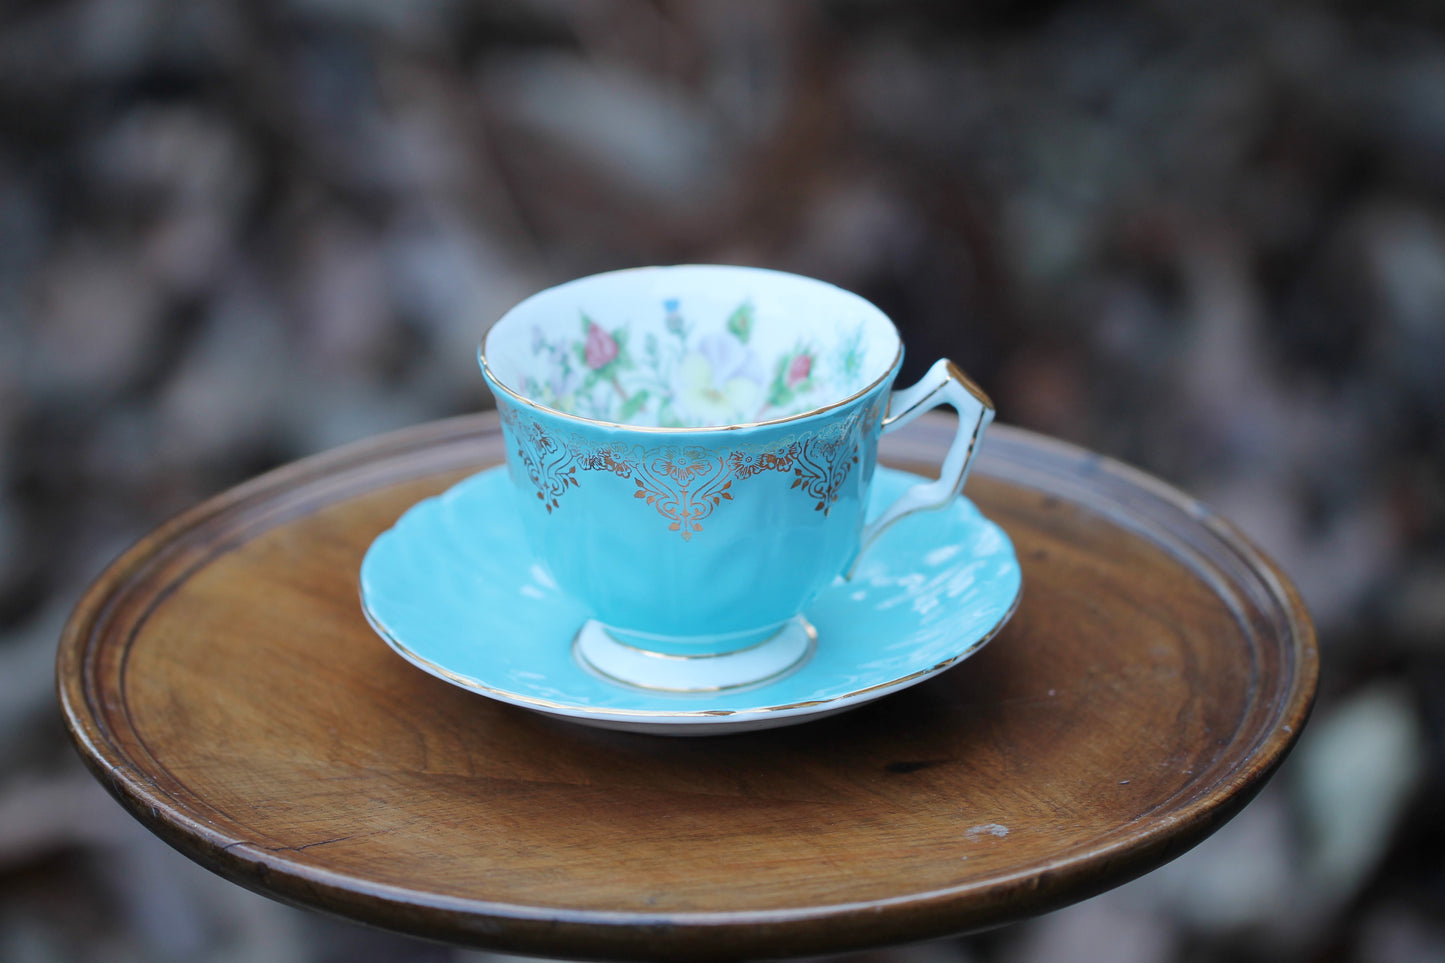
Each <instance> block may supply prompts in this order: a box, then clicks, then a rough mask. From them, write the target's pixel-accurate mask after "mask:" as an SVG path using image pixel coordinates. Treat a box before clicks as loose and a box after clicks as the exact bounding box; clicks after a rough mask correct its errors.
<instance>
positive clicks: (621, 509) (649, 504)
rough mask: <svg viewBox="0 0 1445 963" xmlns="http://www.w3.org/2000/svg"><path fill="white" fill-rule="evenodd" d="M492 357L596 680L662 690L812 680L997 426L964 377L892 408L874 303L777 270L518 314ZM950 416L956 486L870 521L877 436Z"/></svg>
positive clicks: (715, 273)
mask: <svg viewBox="0 0 1445 963" xmlns="http://www.w3.org/2000/svg"><path fill="white" fill-rule="evenodd" d="M478 355H479V360H480V362H481V366H482V371H483V374H484V376H485V377H486V380H487V383H488V385H489V386H490V387H491V389H492V391H493V393H494V394H495V395H496V399H497V410H498V412H499V413H500V416H501V421H502V430H503V433H504V435H505V438H506V442H507V464H508V468H509V471H510V475H511V480H512V485H513V488H514V489H515V491H516V493H517V495H518V498H517V510H518V512H519V513H520V516H521V519H522V523H523V526H524V529H525V531H526V533H527V537H528V540H529V542H530V544H531V546H532V549H533V553H534V556H535V559H536V561H537V562H538V563H540V567H541V568H542V569H544V571H539V572H538V573H537V577H539V578H543V579H550V580H551V581H553V582H555V584H556V585H557V586H558V587H560V588H561V589H562V590H563V591H565V592H567V593H568V594H569V595H571V596H572V597H574V598H575V599H577V600H579V601H580V602H581V603H582V604H583V605H584V606H585V607H586V608H587V609H588V610H589V611H590V612H591V614H592V616H593V618H592V619H591V620H590V621H588V622H587V624H586V625H585V626H583V627H581V629H580V631H579V633H578V635H577V637H576V639H575V640H574V646H575V650H576V653H577V656H578V658H579V659H580V660H581V661H582V662H583V664H585V665H587V666H588V667H590V668H591V669H592V670H593V671H596V672H598V673H601V674H602V675H605V676H607V677H609V678H612V679H614V680H617V681H620V682H623V683H627V684H630V685H636V686H641V687H644V688H649V689H664V690H676V691H713V690H717V689H722V688H729V687H734V686H744V685H753V684H756V683H760V682H763V681H766V680H768V679H771V678H774V677H777V676H779V675H781V674H783V673H786V672H788V671H789V670H790V669H792V668H794V667H795V666H797V665H799V664H801V663H802V662H803V661H805V660H806V659H807V658H808V656H809V655H810V653H811V652H812V650H813V646H814V645H815V643H816V633H815V632H814V631H813V629H812V627H811V626H810V625H809V624H808V623H807V621H806V620H805V619H804V618H803V616H802V612H803V611H804V610H805V609H806V608H807V606H808V604H809V602H811V601H812V600H813V599H814V597H815V596H816V595H817V594H818V593H819V592H820V591H821V590H822V589H823V588H824V587H825V586H827V585H828V584H830V583H831V582H832V581H833V580H834V579H837V578H839V577H843V578H846V577H847V576H848V574H849V573H850V571H851V569H852V567H853V565H854V564H855V562H856V560H857V559H858V557H859V555H860V553H862V552H864V551H866V550H867V548H868V545H869V544H870V543H871V542H872V541H873V539H875V538H877V537H878V535H879V533H880V532H882V531H883V530H884V529H885V528H886V527H887V526H888V525H890V524H892V523H893V522H895V521H897V520H898V519H899V518H901V517H903V516H904V515H907V514H910V513H912V512H918V511H925V510H928V509H934V508H938V507H941V506H943V505H946V504H947V503H948V502H950V501H951V500H952V499H954V498H955V497H956V496H957V495H958V494H959V492H960V491H961V490H962V488H963V483H964V480H965V478H966V477H967V475H968V471H969V468H970V466H971V464H972V462H973V458H974V455H975V454H976V452H977V449H978V444H977V443H978V440H979V437H980V436H981V435H982V433H983V431H984V429H985V428H986V427H987V426H988V424H989V422H990V421H992V419H993V405H992V403H991V402H990V401H989V400H988V397H987V395H985V394H984V393H983V392H982V391H981V390H979V388H978V387H976V386H975V385H974V384H973V382H971V381H970V380H969V379H968V378H967V377H966V376H965V375H964V374H963V373H962V372H961V371H959V370H958V368H957V367H955V366H954V365H953V363H952V362H950V361H947V360H940V361H938V362H937V363H936V364H934V365H933V367H932V368H931V369H930V370H929V372H928V374H927V375H926V376H925V377H924V378H923V380H922V381H920V382H919V383H918V384H916V385H914V386H912V387H911V388H908V389H905V390H902V391H896V392H895V391H893V390H892V388H893V380H894V378H895V377H896V376H897V374H898V369H899V366H900V365H901V363H902V360H903V345H902V341H901V340H900V338H899V335H898V332H897V330H896V329H895V328H894V326H893V324H892V322H891V321H889V319H888V317H887V316H886V315H884V313H883V312H882V311H880V310H879V309H878V308H876V307H874V306H873V305H872V304H870V303H869V302H867V301H865V300H864V299H863V298H860V297H858V296H857V295H855V294H851V293H849V292H847V291H844V290H842V289H840V288H837V287H834V286H833V285H830V284H826V283H824V282H822V281H816V280H813V279H810V278H804V277H799V276H797V275H792V274H784V273H780V272H777V271H769V270H761V269H757V268H744V267H725V266H713V265H683V266H677V267H649V268H637V269H633V270H624V271H615V272H611V273H607V274H599V275H595V276H592V277H587V278H582V279H580V280H576V281H571V282H569V283H566V284H562V285H559V286H557V287H554V288H549V289H548V290H545V291H542V292H540V293H538V294H535V295H533V296H532V297H529V298H527V299H526V300H525V301H523V302H521V303H520V304H518V305H517V306H516V307H514V308H512V309H511V310H510V311H509V312H507V314H506V315H504V316H503V317H502V318H501V320H499V321H498V322H497V323H496V324H495V325H494V326H493V327H492V328H491V330H490V331H489V332H488V333H487V335H486V338H485V339H484V340H483V343H482V346H481V348H480V350H479V352H478ZM942 404H948V405H951V406H953V407H954V408H955V409H956V410H957V412H958V415H959V426H958V433H957V435H956V437H955V439H954V441H953V444H952V447H951V448H950V449H949V451H948V454H947V456H946V457H945V459H944V464H943V467H942V472H941V476H940V477H939V479H938V480H936V481H932V482H924V483H920V484H918V485H915V486H914V487H913V488H911V489H910V490H909V491H908V492H906V493H905V494H904V495H903V496H902V497H901V498H899V499H898V500H897V501H895V502H894V503H893V504H892V505H890V506H888V507H887V508H886V509H884V510H883V511H882V512H881V513H880V514H878V515H877V517H875V518H873V519H865V509H866V506H867V504H868V491H869V486H870V483H871V482H872V479H873V473H874V468H875V466H876V464H877V454H878V439H879V436H880V435H881V434H882V433H883V432H886V431H891V430H893V429H895V428H898V427H899V426H901V425H903V424H905V423H907V422H908V421H909V420H911V419H912V418H914V417H916V416H917V415H919V414H920V413H922V412H924V411H926V410H928V409H930V408H934V407H937V406H939V405H942ZM826 643H827V640H826V639H824V640H823V641H822V643H821V644H824V645H826Z"/></svg>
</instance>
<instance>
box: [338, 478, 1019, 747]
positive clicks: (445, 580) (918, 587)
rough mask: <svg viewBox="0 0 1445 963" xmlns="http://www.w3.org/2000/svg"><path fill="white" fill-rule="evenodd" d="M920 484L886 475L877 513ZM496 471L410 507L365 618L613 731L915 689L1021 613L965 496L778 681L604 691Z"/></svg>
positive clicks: (889, 538)
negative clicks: (720, 687)
mask: <svg viewBox="0 0 1445 963" xmlns="http://www.w3.org/2000/svg"><path fill="white" fill-rule="evenodd" d="M919 480H920V479H919V478H918V476H916V475H911V474H908V473H906V472H900V471H896V470H893V469H889V468H884V467H882V466H880V467H879V468H878V471H877V475H876V476H875V479H874V483H873V489H872V495H871V505H872V506H875V507H879V506H885V505H888V504H890V503H891V502H892V501H893V500H894V499H896V498H897V497H898V496H899V495H900V494H902V492H903V491H904V490H905V489H907V488H908V487H909V486H910V485H913V484H915V483H917V482H918V481H919ZM514 497H515V496H514V493H513V490H512V488H511V482H510V480H509V479H508V478H507V471H506V468H505V467H502V466H498V467H496V468H490V469H487V470H486V471H483V472H481V473H480V474H477V475H474V476H472V477H471V478H468V479H467V480H466V481H463V482H461V483H459V484H457V485H456V486H454V487H453V488H451V489H450V490H449V491H447V492H445V493H444V494H442V495H440V496H438V497H436V498H428V499H426V500H424V501H422V502H419V503H418V504H416V505H414V506H413V507H412V508H411V509H409V510H408V511H407V512H406V513H405V514H404V515H402V517H401V518H400V519H398V520H397V523H396V525H395V526H393V527H392V528H391V529H389V530H388V531H386V532H383V533H382V534H381V535H380V536H379V537H378V538H377V539H376V541H375V542H373V543H372V545H371V548H370V549H369V550H368V551H367V553H366V558H365V560H364V561H363V562H362V565H361V600H362V608H363V609H364V611H365V613H366V617H367V620H368V621H369V622H370V623H371V625H372V627H373V628H375V629H376V631H377V633H378V634H380V635H381V637H382V638H383V639H385V640H386V642H387V644H388V645H390V646H391V647H392V648H393V649H395V650H396V652H397V653H398V654H399V655H401V656H402V658H404V659H406V660H407V661H408V662H411V663H412V664H414V665H416V666H418V667H420V668H421V669H424V670H425V671H427V672H430V673H431V674H432V675H435V676H437V677H438V678H440V679H444V680H446V681H447V682H450V683H453V684H454V685H458V686H461V687H463V688H465V689H470V690H472V691H474V692H477V693H480V694H481V695H485V696H488V697H490V698H492V699H497V700H500V701H502V702H508V703H511V704H513V705H517V706H521V707H523V708H526V709H533V710H535V711H537V712H542V713H545V714H547V715H551V716H556V717H558V718H562V719H569V720H571V721H573V722H580V723H584V724H586V725H593V726H602V727H604V728H608V729H627V730H632V731H638V732H650V733H656V734H661V735H678V736H700V735H717V734H722V733H731V732H740V731H744V730H748V729H766V728H770V727H773V726H784V725H792V724H795V723H799V722H805V721H810V720H813V719H817V718H820V717H822V716H826V715H831V714H833V713H835V712H841V711H843V710H845V709H851V708H853V707H855V706H859V705H862V704H864V703H866V702H871V701H873V700H874V699H878V698H881V697H883V696H885V695H888V694H889V693H892V692H896V691H898V690H899V689H903V688H906V687H908V686H911V685H914V684H916V683H918V682H922V681H923V680H924V679H927V678H928V677H930V676H933V675H936V674H937V673H939V672H942V671H943V670H945V669H947V668H948V667H950V666H952V665H954V664H955V663H957V662H959V661H960V660H962V659H965V658H967V657H968V656H970V655H972V654H973V653H974V652H977V651H978V650H979V649H980V648H982V647H983V645H984V643H985V642H987V641H988V640H989V639H991V638H992V637H993V636H994V635H995V634H996V633H997V632H998V631H999V629H1000V628H1002V627H1003V625H1004V623H1005V622H1007V621H1008V619H1009V616H1010V615H1012V614H1013V611H1014V609H1015V607H1016V606H1017V605H1018V600H1019V593H1020V591H1021V588H1022V577H1021V575H1020V572H1019V564H1018V559H1017V558H1016V557H1015V556H1014V551H1013V545H1012V544H1011V543H1010V542H1009V539H1008V536H1007V535H1005V534H1004V533H1003V530H1002V529H1000V528H999V527H998V526H997V525H995V524H993V523H992V522H990V521H989V520H988V519H986V518H984V517H983V515H982V514H980V513H979V511H978V509H977V508H975V507H974V505H973V503H972V502H970V501H968V499H966V498H959V499H957V500H956V501H954V502H953V503H952V504H951V505H950V506H949V507H947V508H944V509H940V510H938V511H931V512H919V513H917V514H915V515H910V516H907V517H905V518H903V519H902V520H900V521H899V522H897V523H896V524H894V525H893V526H891V527H890V528H888V529H886V530H885V531H884V532H883V534H882V535H881V536H879V538H878V540H877V541H876V542H875V543H874V544H873V546H872V547H871V548H870V549H869V550H868V552H867V553H866V554H865V555H864V556H863V558H862V559H861V560H860V561H859V562H858V565H857V567H856V570H855V571H854V573H853V577H852V579H851V580H848V581H844V580H843V579H841V578H840V579H838V580H836V581H835V582H834V583H833V584H832V585H831V586H830V587H829V588H828V589H826V590H825V591H824V592H823V594H822V595H821V596H819V597H818V599H817V600H816V601H815V602H814V603H813V604H812V605H811V606H810V607H809V608H808V610H807V611H806V612H805V613H804V615H805V617H806V618H807V620H808V621H809V622H811V623H812V625H813V627H814V628H816V630H817V643H816V647H815V648H814V651H813V652H812V654H811V655H810V656H809V657H808V658H807V659H805V660H804V661H803V662H802V663H801V664H800V665H799V666H798V667H797V668H795V669H794V670H792V671H791V672H789V673H788V674H787V675H785V676H782V677H780V678H774V679H770V680H768V681H766V682H761V683H758V684H756V685H753V686H750V687H747V688H737V689H730V690H725V691H720V692H688V693H670V692H661V691H653V690H646V689H639V688H634V687H632V686H627V685H623V684H619V683H616V682H612V681H609V680H608V679H606V678H604V677H602V676H600V675H598V674H597V673H595V672H593V671H592V670H590V669H589V668H587V667H585V666H584V665H583V664H582V663H581V662H579V661H578V659H577V657H576V656H575V654H574V652H573V645H574V639H575V638H576V636H577V634H578V631H579V629H580V628H581V627H582V625H583V623H584V622H586V621H587V618H588V612H587V609H586V608H585V607H584V606H583V605H582V604H581V603H579V602H577V601H576V600H574V599H572V598H570V597H568V596H566V595H564V594H563V593H562V592H561V591H560V590H559V589H558V588H557V587H556V586H555V585H554V584H553V583H552V581H551V579H550V578H549V577H548V575H547V573H546V571H545V570H544V569H543V568H542V566H541V565H539V564H537V562H536V561H535V560H534V559H533V558H532V555H531V553H530V552H529V550H528V548H527V545H526V541H525V539H524V537H523V533H522V526H521V523H520V521H519V520H518V519H517V517H516V515H515V512H514V510H513V504H514V501H513V500H514Z"/></svg>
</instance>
